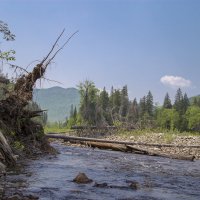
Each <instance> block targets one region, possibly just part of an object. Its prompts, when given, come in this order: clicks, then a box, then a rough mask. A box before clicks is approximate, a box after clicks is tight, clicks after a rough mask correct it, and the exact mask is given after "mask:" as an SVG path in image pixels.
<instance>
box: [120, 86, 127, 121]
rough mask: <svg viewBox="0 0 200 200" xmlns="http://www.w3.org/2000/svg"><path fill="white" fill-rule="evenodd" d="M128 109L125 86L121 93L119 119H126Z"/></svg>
mask: <svg viewBox="0 0 200 200" xmlns="http://www.w3.org/2000/svg"><path fill="white" fill-rule="evenodd" d="M128 108H129V99H128V89H127V85H125V86H124V87H123V88H122V91H121V106H120V115H121V117H123V118H124V117H126V116H127V113H128Z"/></svg>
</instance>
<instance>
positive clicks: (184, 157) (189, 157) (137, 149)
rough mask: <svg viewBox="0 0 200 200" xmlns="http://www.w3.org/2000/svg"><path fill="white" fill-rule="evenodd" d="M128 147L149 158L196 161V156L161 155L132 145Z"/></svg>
mask: <svg viewBox="0 0 200 200" xmlns="http://www.w3.org/2000/svg"><path fill="white" fill-rule="evenodd" d="M126 147H127V148H128V149H129V150H132V152H133V153H136V154H145V155H149V156H160V157H165V158H171V159H177V160H189V161H194V159H195V156H185V155H179V154H171V153H170V154H166V153H160V152H155V151H152V150H151V151H149V150H144V149H141V148H138V147H134V146H131V145H126Z"/></svg>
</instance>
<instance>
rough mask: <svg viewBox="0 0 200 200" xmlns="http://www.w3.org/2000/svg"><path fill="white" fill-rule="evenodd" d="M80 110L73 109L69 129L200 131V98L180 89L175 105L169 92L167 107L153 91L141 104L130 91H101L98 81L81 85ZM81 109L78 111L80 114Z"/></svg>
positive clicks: (166, 98) (141, 100)
mask: <svg viewBox="0 0 200 200" xmlns="http://www.w3.org/2000/svg"><path fill="white" fill-rule="evenodd" d="M78 87H79V92H80V97H81V100H80V108H78V109H77V108H76V107H75V108H74V107H73V105H72V106H71V112H70V118H69V119H68V120H67V124H68V127H71V126H73V125H95V126H107V125H115V126H121V127H126V128H128V129H147V128H148V129H164V130H178V131H181V132H182V131H199V129H200V99H199V98H197V97H195V98H193V99H192V100H189V98H188V96H187V94H186V93H185V94H183V92H182V91H181V89H180V88H179V89H178V90H177V92H176V95H175V101H174V103H172V102H171V99H170V96H169V94H168V93H166V95H165V97H164V100H163V105H162V106H156V105H155V103H154V100H153V94H152V93H151V91H149V92H148V94H147V95H145V96H143V97H142V98H141V99H140V100H139V102H138V101H137V99H136V98H135V99H134V100H132V101H131V100H130V99H129V96H128V88H127V85H125V86H124V87H123V88H122V89H115V88H114V87H112V88H111V91H110V94H109V93H108V92H107V90H106V88H105V87H104V88H103V90H102V91H100V90H99V89H97V87H96V86H95V84H94V82H92V81H88V80H87V81H85V82H83V83H80V84H79V86H78ZM77 110H78V111H77Z"/></svg>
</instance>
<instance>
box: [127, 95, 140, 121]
mask: <svg viewBox="0 0 200 200" xmlns="http://www.w3.org/2000/svg"><path fill="white" fill-rule="evenodd" d="M138 118H139V110H138V103H137V100H136V98H135V99H134V100H133V102H130V106H129V111H128V121H129V122H131V123H133V124H135V123H136V122H137V121H138Z"/></svg>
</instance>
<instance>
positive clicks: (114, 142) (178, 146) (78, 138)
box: [46, 133, 200, 148]
mask: <svg viewBox="0 0 200 200" xmlns="http://www.w3.org/2000/svg"><path fill="white" fill-rule="evenodd" d="M46 137H47V138H57V139H64V140H68V141H70V140H78V141H91V142H102V143H112V144H124V145H141V146H150V147H177V148H200V146H199V145H173V144H153V143H144V142H125V141H111V140H104V139H96V138H87V137H75V136H67V135H63V134H57V133H48V134H46Z"/></svg>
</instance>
